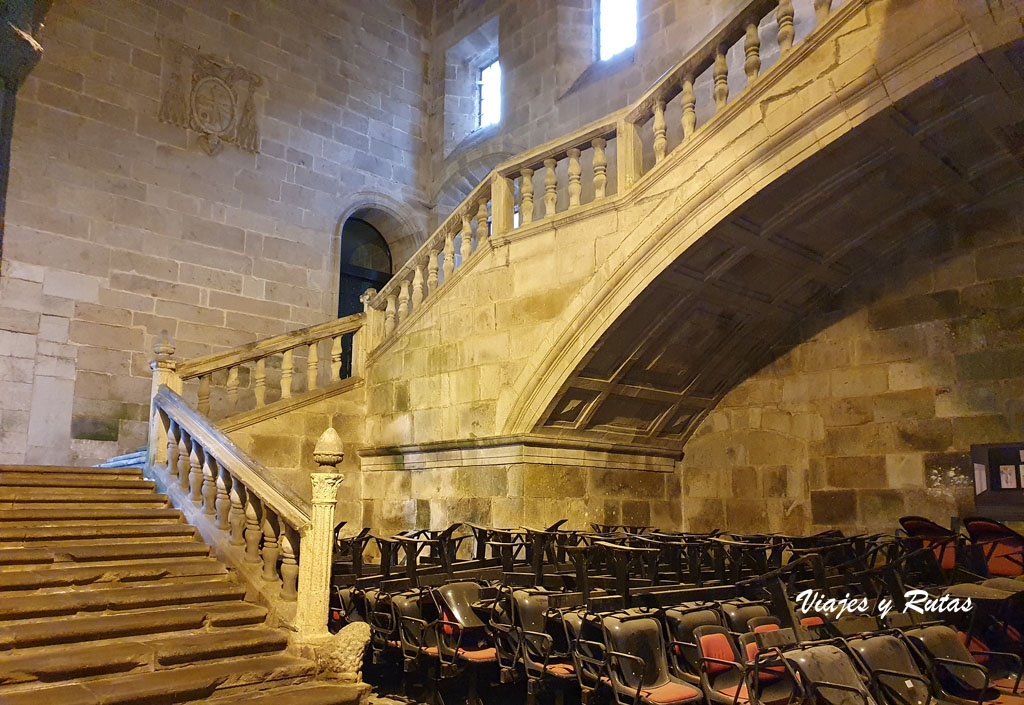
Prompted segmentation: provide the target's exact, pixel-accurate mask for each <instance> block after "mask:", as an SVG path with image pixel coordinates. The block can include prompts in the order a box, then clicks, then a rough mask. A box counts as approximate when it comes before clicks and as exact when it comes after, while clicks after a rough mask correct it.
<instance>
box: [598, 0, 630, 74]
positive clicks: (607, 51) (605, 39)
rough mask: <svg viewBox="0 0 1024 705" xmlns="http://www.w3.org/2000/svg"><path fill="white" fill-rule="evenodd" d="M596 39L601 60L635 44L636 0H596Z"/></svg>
mask: <svg viewBox="0 0 1024 705" xmlns="http://www.w3.org/2000/svg"><path fill="white" fill-rule="evenodd" d="M598 2H599V4H598V11H599V15H600V22H599V24H598V39H599V43H600V47H601V61H605V60H607V59H610V58H612V57H613V56H616V55H617V54H621V53H622V52H624V51H626V49H629V48H630V47H631V46H633V45H634V44H636V3H637V0H598Z"/></svg>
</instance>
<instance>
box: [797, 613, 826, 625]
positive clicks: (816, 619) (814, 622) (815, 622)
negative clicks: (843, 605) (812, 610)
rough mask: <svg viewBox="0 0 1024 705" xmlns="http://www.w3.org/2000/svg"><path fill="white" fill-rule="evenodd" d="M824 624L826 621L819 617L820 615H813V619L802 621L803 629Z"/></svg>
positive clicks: (802, 619)
mask: <svg viewBox="0 0 1024 705" xmlns="http://www.w3.org/2000/svg"><path fill="white" fill-rule="evenodd" d="M824 623H825V620H824V619H822V618H821V617H819V616H818V615H813V616H811V617H802V618H801V619H800V626H803V627H819V626H821V625H822V624H824Z"/></svg>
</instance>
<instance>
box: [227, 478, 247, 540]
mask: <svg viewBox="0 0 1024 705" xmlns="http://www.w3.org/2000/svg"><path fill="white" fill-rule="evenodd" d="M228 496H229V497H230V498H231V511H229V512H228V523H229V524H230V525H231V542H230V543H231V545H232V546H244V545H245V527H246V510H245V507H246V501H245V496H246V492H245V486H244V485H243V484H242V483H241V482H239V481H238V480H237V479H235V478H231V492H230V494H229V495H228Z"/></svg>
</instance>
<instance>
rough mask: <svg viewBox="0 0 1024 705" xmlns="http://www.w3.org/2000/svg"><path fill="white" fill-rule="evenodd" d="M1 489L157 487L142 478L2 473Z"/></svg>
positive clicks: (0, 479)
mask: <svg viewBox="0 0 1024 705" xmlns="http://www.w3.org/2000/svg"><path fill="white" fill-rule="evenodd" d="M0 487H57V488H62V487H80V488H83V489H133V490H135V489H144V490H151V489H153V488H155V487H156V483H155V482H153V481H152V480H143V479H142V478H140V477H89V476H87V475H72V476H69V477H62V476H60V475H57V474H49V475H33V474H32V473H29V472H0Z"/></svg>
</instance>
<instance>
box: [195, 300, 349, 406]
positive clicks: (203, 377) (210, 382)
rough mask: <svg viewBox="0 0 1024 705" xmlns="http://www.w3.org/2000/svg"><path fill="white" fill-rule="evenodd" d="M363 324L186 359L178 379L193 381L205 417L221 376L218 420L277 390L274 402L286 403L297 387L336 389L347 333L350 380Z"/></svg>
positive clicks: (324, 326)
mask: <svg viewBox="0 0 1024 705" xmlns="http://www.w3.org/2000/svg"><path fill="white" fill-rule="evenodd" d="M365 320H366V316H365V314H362V313H357V314H354V315H351V316H346V317H345V318H339V319H337V320H333V321H328V322H326V323H320V324H317V325H315V326H309V327H308V328H302V329H299V330H296V331H292V332H291V333H285V334H284V335H277V336H274V337H273V338H267V339H265V340H259V341H256V342H253V343H249V344H247V345H243V346H241V347H238V348H235V349H233V350H227V351H225V352H219V353H214V354H212V355H206V356H204V357H199V358H195V359H192V360H188V361H186V362H182V363H180V364H179V365H178V376H179V377H180V378H181V379H182V380H185V381H187V380H197V381H198V389H197V390H196V398H197V400H198V403H197V407H198V409H199V411H200V412H202V413H203V415H205V416H210V415H211V406H212V404H211V391H212V389H211V388H212V387H213V386H214V383H215V380H214V375H215V374H218V373H223V374H221V375H218V382H219V386H220V387H222V388H223V394H222V402H221V403H220V404H218V406H219V407H220V408H219V409H218V410H219V411H221V413H220V414H219V416H230V415H232V414H237V413H239V412H242V411H250V410H252V409H259V408H262V407H263V406H265V405H266V404H267V403H268V398H267V397H268V394H267V392H268V389H269V390H278V394H279V396H278V399H289V398H291V397H292V395H293V394H296V393H297V392H296V390H295V389H294V388H295V387H296V386H298V387H299V391H301V392H313V391H314V390H317V389H322V388H324V387H325V386H332V385H336V384H337V382H339V381H340V380H341V372H342V358H343V356H344V352H345V350H344V345H345V342H344V341H345V339H346V336H349V335H351V336H352V343H351V350H350V352H351V354H352V367H351V376H352V377H358V376H359V374H360V372H361V369H362V352H363V345H362V344H361V342H360V340H361V338H360V331H361V330H362V328H363V323H364V322H365ZM296 358H298V360H297V359H296ZM273 370H280V372H279V376H278V378H277V380H276V382H275V383H274V384H270V385H268V374H269V373H270V372H271V371H273ZM247 390H248V391H247ZM249 391H251V395H250V394H249V393H248V392H249ZM241 393H245V397H246V398H245V399H242V398H240V396H241ZM272 393H273V392H272Z"/></svg>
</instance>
